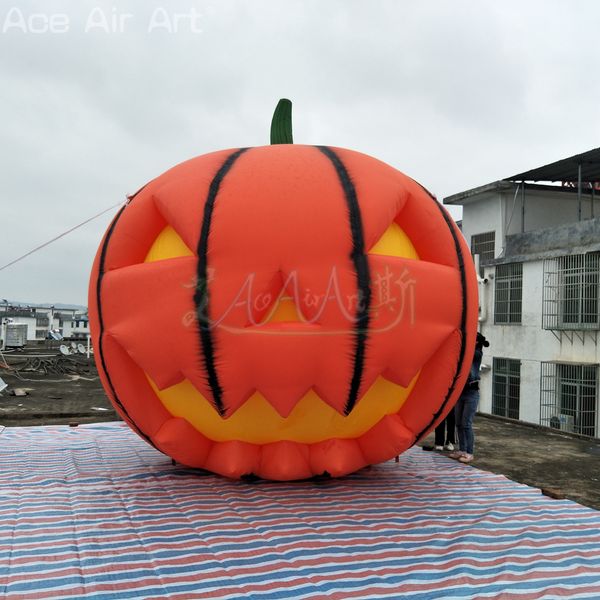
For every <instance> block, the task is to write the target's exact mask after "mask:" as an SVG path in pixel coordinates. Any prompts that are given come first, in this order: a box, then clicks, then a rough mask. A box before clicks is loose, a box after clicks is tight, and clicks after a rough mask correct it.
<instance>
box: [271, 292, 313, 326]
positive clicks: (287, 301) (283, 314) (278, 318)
mask: <svg viewBox="0 0 600 600" xmlns="http://www.w3.org/2000/svg"><path fill="white" fill-rule="evenodd" d="M302 322H304V319H303V318H302V316H301V315H300V313H299V312H298V307H297V306H296V303H295V302H294V300H293V298H290V297H288V296H282V297H281V298H279V301H278V302H277V303H276V304H275V306H273V307H272V308H271V310H270V311H269V312H268V313H267V315H266V316H265V318H264V319H263V321H262V323H261V325H264V324H265V323H302Z"/></svg>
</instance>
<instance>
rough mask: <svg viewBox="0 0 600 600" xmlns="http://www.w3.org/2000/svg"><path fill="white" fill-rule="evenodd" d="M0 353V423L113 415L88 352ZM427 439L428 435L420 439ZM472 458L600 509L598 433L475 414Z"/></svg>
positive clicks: (476, 464) (52, 421) (98, 418)
mask: <svg viewBox="0 0 600 600" xmlns="http://www.w3.org/2000/svg"><path fill="white" fill-rule="evenodd" d="M40 355H44V356H40ZM5 356H6V362H7V363H8V366H9V367H12V369H10V370H7V369H6V368H2V365H1V364H0V377H1V378H2V379H4V381H5V382H6V383H7V384H8V388H7V389H6V390H4V392H2V393H0V425H4V426H7V427H9V426H25V425H54V424H75V423H93V422H103V421H115V420H118V419H119V417H118V415H117V414H116V412H115V411H114V410H113V408H112V406H111V404H110V402H109V401H108V400H107V398H106V395H105V394H104V390H103V389H102V386H101V385H100V381H99V379H98V374H97V371H96V368H95V366H94V364H93V360H91V361H88V360H87V359H86V358H85V356H73V357H60V358H59V355H58V354H57V353H56V351H55V350H53V349H41V348H38V349H35V348H34V349H33V350H28V352H27V353H11V354H7V355H5ZM1 362H2V361H1V359H0V363H1ZM24 366H25V367H29V368H36V367H38V371H24V370H23V367H24ZM15 367H17V368H19V372H18V373H16V372H15V371H14V370H13V369H14V368H15ZM40 370H41V372H40ZM44 370H46V373H44V372H43V371H44ZM15 388H22V389H25V390H26V391H27V393H28V395H27V396H22V397H19V396H11V395H10V391H11V390H14V389H15ZM432 444H433V436H430V437H429V438H427V439H426V440H424V441H423V444H422V445H432ZM448 460H450V459H448ZM472 466H473V467H474V468H478V469H484V470H486V471H492V472H494V473H499V474H502V475H505V476H506V477H508V478H510V479H513V480H514V481H518V482H520V483H524V484H527V485H530V486H533V487H537V488H541V489H545V490H547V491H548V492H549V493H550V494H554V495H556V496H559V497H563V496H564V497H565V498H569V499H571V500H574V501H576V502H579V503H581V504H585V505H587V506H590V507H592V508H595V509H597V510H600V440H592V439H581V438H577V437H574V436H569V435H566V434H562V433H556V432H554V431H552V430H548V429H543V428H538V427H531V426H527V425H523V424H520V423H516V422H513V421H505V420H501V419H498V418H495V417H489V416H484V415H477V416H476V418H475V460H474V462H473V463H472Z"/></svg>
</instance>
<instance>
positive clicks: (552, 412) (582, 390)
mask: <svg viewBox="0 0 600 600" xmlns="http://www.w3.org/2000/svg"><path fill="white" fill-rule="evenodd" d="M597 387H598V365H590V364H577V363H554V362H546V363H542V374H541V386H540V389H541V391H540V423H541V424H542V425H545V426H547V427H552V428H554V429H560V430H561V431H567V432H570V433H578V434H580V435H586V436H590V437H597V435H598V428H597V414H598V409H597V396H598V393H597Z"/></svg>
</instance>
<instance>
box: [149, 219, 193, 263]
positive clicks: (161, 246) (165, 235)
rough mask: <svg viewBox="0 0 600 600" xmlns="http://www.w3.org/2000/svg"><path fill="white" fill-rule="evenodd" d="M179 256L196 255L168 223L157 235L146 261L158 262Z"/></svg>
mask: <svg viewBox="0 0 600 600" xmlns="http://www.w3.org/2000/svg"><path fill="white" fill-rule="evenodd" d="M179 256H194V253H193V252H192V251H191V250H190V249H189V248H188V247H187V246H186V245H185V242H184V241H183V240H182V239H181V237H180V236H179V234H178V233H177V232H176V231H175V230H174V229H173V228H172V227H171V226H170V225H167V226H166V227H165V228H164V229H163V230H162V231H161V232H160V233H159V234H158V236H157V237H156V239H155V240H154V243H153V244H152V247H151V248H150V250H149V251H148V254H147V255H146V259H145V261H144V262H156V261H157V260H165V259H167V258H178V257H179Z"/></svg>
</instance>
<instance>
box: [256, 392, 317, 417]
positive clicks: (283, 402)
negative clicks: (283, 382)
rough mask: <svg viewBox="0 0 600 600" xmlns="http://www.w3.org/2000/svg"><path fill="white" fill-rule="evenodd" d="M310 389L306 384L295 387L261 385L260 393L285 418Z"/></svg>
mask: <svg viewBox="0 0 600 600" xmlns="http://www.w3.org/2000/svg"><path fill="white" fill-rule="evenodd" d="M309 390H310V387H308V388H307V387H306V386H305V385H297V386H295V387H294V388H291V387H289V386H287V387H285V388H282V387H273V388H269V387H264V386H261V388H260V393H261V394H262V395H263V396H264V397H265V399H266V400H267V402H269V404H271V406H272V407H273V408H274V409H275V410H276V411H277V412H278V413H279V415H281V417H282V418H284V419H285V418H286V417H288V416H289V415H290V413H291V412H292V411H293V410H294V408H295V407H296V405H297V404H298V402H300V400H302V398H304V396H306V394H307V393H308V391H309Z"/></svg>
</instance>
